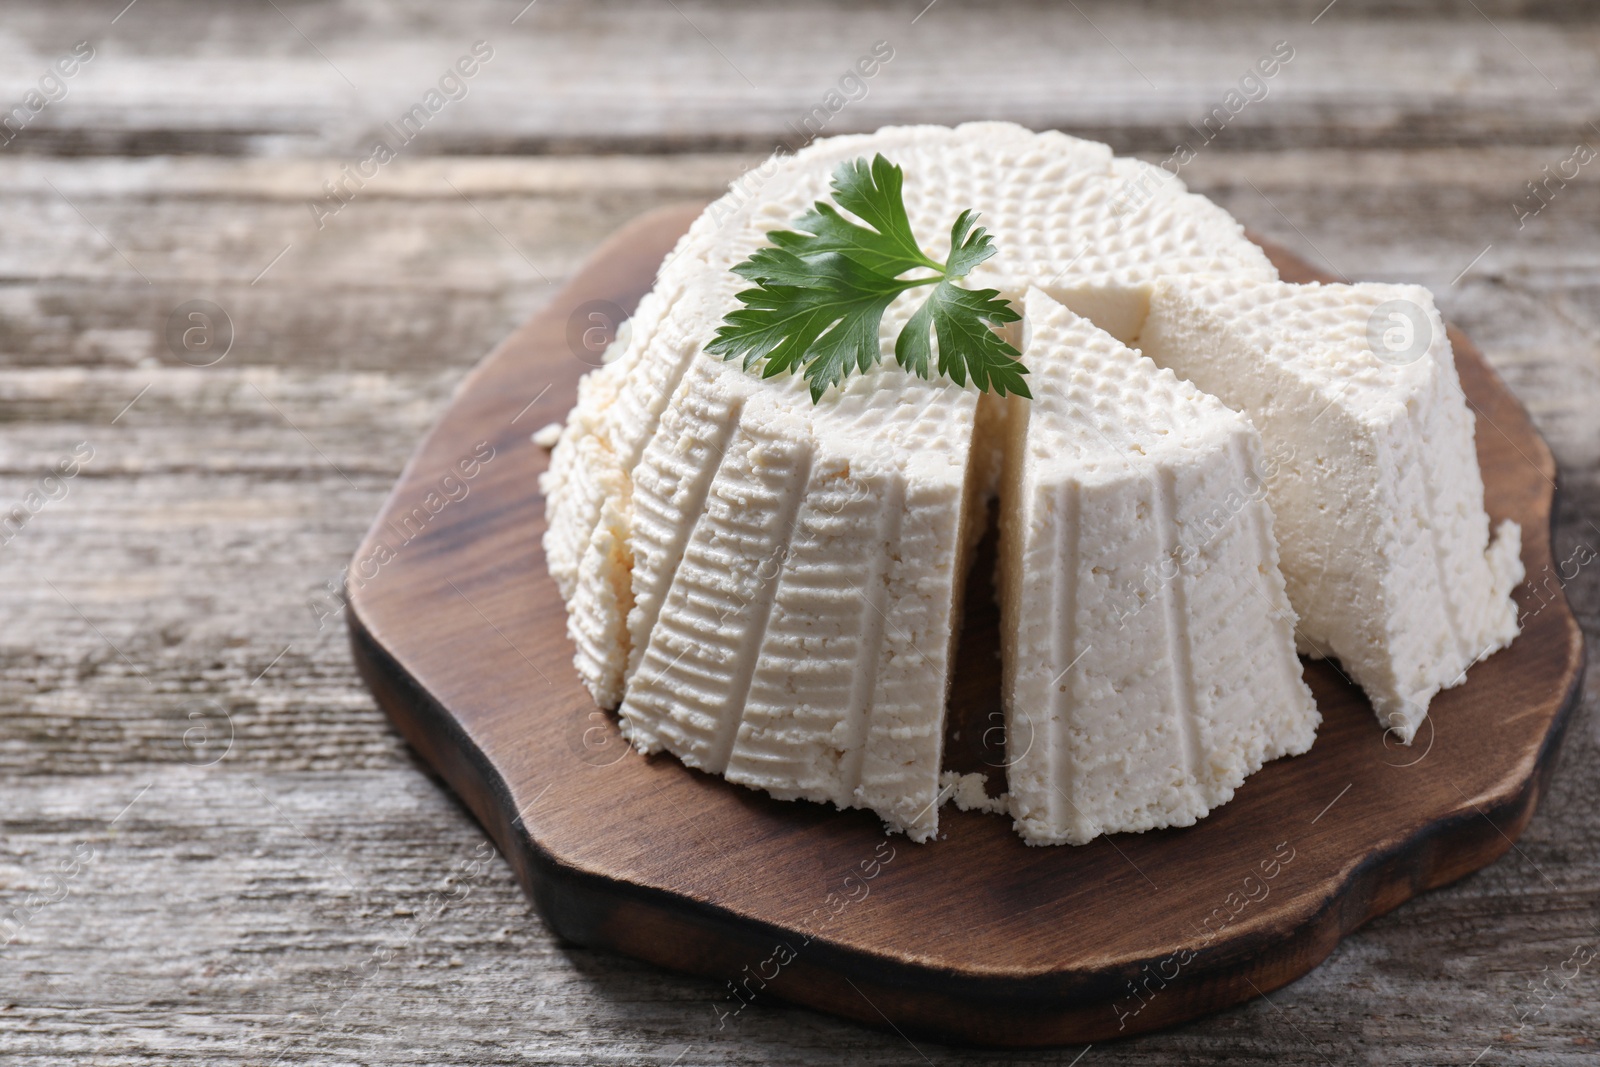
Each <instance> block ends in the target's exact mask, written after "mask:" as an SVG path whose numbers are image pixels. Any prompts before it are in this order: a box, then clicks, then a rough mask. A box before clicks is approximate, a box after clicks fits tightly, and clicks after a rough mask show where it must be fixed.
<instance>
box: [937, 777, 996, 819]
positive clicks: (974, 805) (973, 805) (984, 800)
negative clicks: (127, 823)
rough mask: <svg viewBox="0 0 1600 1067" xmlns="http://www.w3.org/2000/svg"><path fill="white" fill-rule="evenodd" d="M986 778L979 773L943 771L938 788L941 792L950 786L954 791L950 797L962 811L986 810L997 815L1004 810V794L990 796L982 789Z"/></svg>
mask: <svg viewBox="0 0 1600 1067" xmlns="http://www.w3.org/2000/svg"><path fill="white" fill-rule="evenodd" d="M985 782H986V779H985V778H984V776H983V775H981V774H976V773H974V774H957V773H956V772H955V771H945V772H944V773H943V774H941V775H939V790H940V792H943V791H944V790H946V789H949V788H950V787H951V786H954V787H955V791H954V792H953V793H952V794H951V796H950V799H951V800H954V801H955V802H956V807H958V808H960V809H961V810H962V811H986V812H988V813H989V814H991V815H998V814H1000V813H1001V812H1003V811H1005V810H1006V800H1007V798H1006V794H1004V793H1001V794H1000V795H999V796H997V797H991V796H989V794H988V793H987V792H985V791H984V788H983V787H984V784H985Z"/></svg>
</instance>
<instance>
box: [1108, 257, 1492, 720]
mask: <svg viewBox="0 0 1600 1067" xmlns="http://www.w3.org/2000/svg"><path fill="white" fill-rule="evenodd" d="M1139 343H1140V346H1141V347H1142V348H1143V349H1144V351H1145V353H1146V354H1147V355H1149V356H1150V357H1151V358H1153V359H1154V360H1155V361H1156V362H1157V363H1159V364H1160V365H1161V366H1163V367H1168V368H1170V369H1172V370H1173V371H1176V372H1177V374H1178V375H1179V376H1181V377H1183V378H1186V379H1188V380H1189V381H1191V382H1193V383H1194V384H1195V385H1197V386H1199V387H1200V388H1201V389H1203V390H1205V391H1206V392H1208V393H1212V394H1214V395H1215V396H1217V397H1219V398H1221V399H1222V400H1223V401H1224V402H1225V403H1227V404H1228V405H1229V406H1231V407H1233V408H1235V409H1236V410H1239V411H1241V412H1243V413H1244V414H1246V415H1247V416H1248V417H1249V418H1250V420H1251V421H1252V422H1253V423H1255V425H1256V428H1257V429H1259V430H1260V431H1261V436H1262V438H1263V440H1264V441H1265V442H1266V445H1267V449H1268V452H1269V453H1270V454H1271V455H1273V457H1274V458H1275V462H1274V463H1273V464H1272V465H1271V466H1270V467H1269V468H1268V469H1267V472H1266V474H1267V496H1268V500H1269V501H1270V502H1271V504H1272V510H1273V513H1274V514H1275V515H1276V517H1277V524H1278V527H1277V528H1278V536H1279V538H1280V542H1281V544H1282V549H1283V571H1284V576H1285V578H1286V579H1287V581H1288V589H1289V600H1290V603H1291V604H1293V605H1294V608H1295V611H1296V612H1297V614H1298V615H1299V619H1300V621H1299V629H1298V637H1299V641H1300V645H1301V647H1302V649H1303V650H1304V651H1307V652H1309V653H1311V654H1312V655H1315V656H1325V657H1333V658H1336V659H1337V660H1338V661H1339V665H1340V667H1341V668H1342V669H1343V671H1344V672H1345V673H1346V674H1347V675H1348V676H1349V677H1350V678H1352V679H1353V680H1354V681H1355V682H1356V683H1357V684H1359V685H1360V686H1361V688H1362V689H1363V690H1364V691H1365V692H1366V694H1367V697H1368V699H1369V700H1371V702H1372V707H1373V710H1374V711H1375V712H1376V713H1377V716H1378V720H1379V721H1380V722H1381V723H1383V724H1384V725H1385V726H1386V727H1388V728H1389V729H1390V730H1391V731H1393V733H1394V734H1395V736H1396V737H1397V738H1398V739H1399V740H1401V741H1402V742H1405V743H1407V744H1409V743H1410V742H1411V740H1412V738H1413V736H1414V735H1415V733H1416V731H1417V727H1418V726H1419V725H1420V724H1421V722H1422V720H1423V719H1424V718H1425V717H1426V715H1427V710H1428V705H1429V702H1430V701H1431V700H1432V698H1433V696H1434V694H1436V693H1437V692H1439V690H1440V689H1443V688H1449V687H1450V686H1453V685H1458V684H1460V683H1461V682H1462V681H1463V680H1464V678H1465V675H1466V671H1467V668H1468V667H1470V666H1471V665H1472V664H1473V663H1475V662H1477V661H1478V660H1480V659H1482V658H1484V657H1485V656H1487V655H1489V654H1490V653H1492V652H1494V651H1495V650H1496V649H1499V648H1503V647H1504V646H1505V645H1507V644H1509V643H1510V641H1511V639H1512V638H1513V637H1515V636H1516V633H1517V613H1516V607H1515V605H1514V604H1513V603H1512V600H1511V591H1512V590H1513V589H1514V588H1515V587H1516V585H1517V584H1518V583H1519V582H1521V581H1522V577H1523V567H1522V562H1521V558H1520V552H1521V534H1520V530H1519V529H1518V527H1517V526H1516V524H1515V523H1511V522H1505V523H1502V524H1501V525H1500V526H1499V528H1498V530H1497V531H1496V535H1495V538H1494V540H1493V543H1492V544H1491V543H1490V537H1489V519H1488V516H1487V515H1486V514H1485V513H1484V507H1483V479H1482V476H1481V475H1480V473H1479V470H1478V459H1477V452H1476V449H1475V447H1474V444H1473V418H1472V413H1471V412H1470V411H1468V409H1467V404H1466V398H1465V396H1464V395H1463V394H1462V391H1461V383H1460V381H1459V379H1458V378H1457V375H1456V367H1455V357H1454V354H1453V353H1452V352H1451V349H1450V340H1449V338H1448V337H1447V336H1446V334H1445V330H1444V324H1443V323H1442V321H1441V320H1440V318H1439V313H1438V311H1437V310H1436V309H1435V308H1434V305H1433V298H1432V297H1431V295H1430V294H1429V293H1428V291H1427V290H1426V289H1423V288H1421V287H1419V286H1414V285H1380V284H1376V283H1362V284H1359V285H1289V284H1286V283H1282V282H1262V281H1257V280H1252V279H1244V278H1240V277H1217V278H1212V279H1205V280H1194V279H1185V280H1183V281H1182V282H1181V283H1179V282H1176V281H1174V282H1172V283H1169V284H1163V285H1160V286H1158V287H1157V289H1156V291H1155V295H1154V296H1153V298H1152V302H1151V307H1150V314H1149V317H1148V318H1147V320H1146V321H1145V324H1144V327H1143V330H1142V332H1141V334H1140V339H1139Z"/></svg>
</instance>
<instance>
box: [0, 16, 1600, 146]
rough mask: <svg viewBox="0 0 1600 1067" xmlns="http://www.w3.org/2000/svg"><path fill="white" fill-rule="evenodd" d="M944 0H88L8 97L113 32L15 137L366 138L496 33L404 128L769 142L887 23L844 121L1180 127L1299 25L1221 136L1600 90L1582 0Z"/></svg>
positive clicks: (335, 142)
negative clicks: (453, 86)
mask: <svg viewBox="0 0 1600 1067" xmlns="http://www.w3.org/2000/svg"><path fill="white" fill-rule="evenodd" d="M923 6H924V5H919V4H909V3H890V2H883V0H878V2H872V3H861V4H835V3H826V4H815V3H813V4H797V5H785V6H783V7H780V8H775V9H773V8H764V7H751V6H749V5H742V4H737V3H731V2H728V0H719V2H705V0H698V2H684V3H678V4H671V5H669V4H660V3H653V2H647V0H633V2H622V3H607V4H603V5H597V4H592V3H583V2H580V0H540V2H539V3H538V4H536V5H533V6H531V7H529V8H527V9H526V10H522V9H523V7H524V5H521V4H515V5H514V4H511V3H509V2H505V0H465V2H459V3H454V4H452V5H451V9H450V16H449V19H448V21H444V20H441V19H440V18H439V17H437V15H436V14H435V13H434V11H433V9H432V7H431V6H430V5H427V4H425V3H422V2H421V0H412V2H410V3H406V4H396V5H339V6H329V5H321V4H311V3H282V4H252V5H225V6H221V7H218V6H215V5H209V4H204V3H200V2H198V0H183V2H172V0H169V2H163V0H140V2H139V3H138V4H137V5H136V6H135V7H133V8H132V9H131V10H129V11H128V12H127V13H126V14H125V15H123V16H122V17H120V18H118V19H117V21H116V23H115V24H114V25H113V24H111V23H110V22H109V16H108V15H107V14H106V13H105V11H104V10H103V9H104V7H105V5H103V4H100V3H96V2H91V0H69V2H67V3H64V4H56V5H51V6H50V7H48V8H38V9H32V10H27V11H23V12H18V13H16V14H15V15H10V14H8V20H7V21H8V32H7V33H6V34H5V35H4V36H0V71H4V72H5V75H4V76H3V77H0V100H8V101H10V100H20V99H21V97H22V94H23V93H24V92H26V91H27V89H28V88H29V87H30V86H31V85H32V84H33V83H34V82H35V81H36V80H37V79H38V78H39V77H40V76H41V75H42V74H43V73H44V72H45V71H46V69H47V68H48V66H49V64H51V63H52V62H54V61H55V60H56V59H57V58H58V57H59V56H61V55H62V54H63V53H64V52H66V51H68V50H69V49H70V48H71V46H72V45H73V44H74V43H75V42H77V41H79V40H88V41H90V42H91V43H92V44H93V45H94V46H95V48H96V54H95V58H94V59H93V60H91V61H90V62H89V63H88V65H87V66H85V67H84V68H83V69H82V71H81V72H80V73H79V74H77V75H76V77H75V78H74V79H73V80H72V81H70V82H69V83H68V89H69V91H68V94H67V96H66V97H65V98H64V99H63V100H61V101H60V102H59V103H56V104H52V105H50V106H48V107H47V108H45V109H44V111H43V112H42V113H41V114H40V115H39V116H38V118H37V119H35V120H34V121H33V122H32V123H30V125H29V127H28V128H27V129H26V130H25V131H24V133H23V134H22V136H19V137H18V138H17V139H16V141H15V143H14V144H13V145H12V146H10V147H9V148H7V149H6V151H8V152H13V153H14V152H31V153H44V154H53V155H60V154H110V155H129V154H132V155H149V154H169V153H210V154H218V155H251V156H254V155H272V156H281V155H285V154H293V155H300V154H309V153H316V154H337V155H340V156H350V155H351V154H353V153H358V152H359V153H361V154H363V155H364V154H365V153H366V152H367V151H368V150H369V149H370V147H371V142H372V138H373V136H374V135H376V134H377V133H378V132H379V131H380V130H381V129H382V127H383V124H384V123H387V122H393V121H397V120H398V118H399V117H400V115H401V114H402V113H404V112H405V111H407V110H408V109H409V108H411V107H412V106H413V105H414V104H417V103H418V102H419V101H420V100H421V99H422V98H423V96H424V94H425V93H426V92H427V91H428V90H429V89H430V88H432V87H433V86H434V85H435V83H436V82H437V80H438V79H439V77H440V76H441V75H442V74H443V73H444V72H445V71H446V70H447V68H448V67H449V66H450V64H452V63H453V62H454V61H455V60H456V59H457V58H458V57H460V56H462V55H464V54H466V53H467V51H468V49H469V48H470V46H471V45H472V44H473V42H475V41H479V40H482V41H485V42H487V43H488V44H489V46H490V47H492V48H493V49H494V50H495V51H494V58H492V59H491V60H489V62H488V64H487V65H486V66H484V67H483V69H482V70H481V71H480V72H479V73H478V74H477V75H475V76H474V77H473V79H472V80H471V82H470V83H469V85H468V92H467V95H466V97H465V98H463V99H461V100H459V101H456V102H451V103H449V104H446V105H445V106H444V107H442V108H441V109H440V110H439V111H438V113H437V114H436V115H434V116H433V117H432V118H430V120H429V122H428V124H427V126H426V128H425V129H424V131H423V133H422V135H421V136H420V137H419V138H418V139H417V140H416V141H415V142H414V143H413V144H411V145H409V146H407V147H406V148H404V149H403V151H404V152H405V153H406V154H408V155H409V154H433V153H440V152H444V153H461V152H470V153H481V152H484V151H496V152H504V153H517V154H530V153H538V154H544V153H552V152H554V153H563V152H573V151H578V152H582V151H595V150H604V151H629V152H636V151H681V150H684V149H703V148H763V149H764V148H768V147H770V146H771V144H772V143H773V141H774V139H775V138H779V137H783V136H786V135H787V133H788V131H789V130H790V129H791V125H790V124H794V126H795V127H798V126H799V125H800V124H801V123H802V122H803V119H804V116H805V115H806V114H807V113H809V112H811V110H812V109H813V108H814V107H816V106H817V105H818V104H819V103H821V102H823V101H824V99H825V97H826V94H827V93H828V92H829V91H830V90H833V89H836V88H837V87H838V85H839V82H840V79H841V77H842V76H843V75H844V74H845V73H846V72H847V71H848V70H849V69H850V68H851V66H852V64H854V63H855V62H856V61H857V60H858V59H859V58H860V57H861V56H863V55H865V54H866V53H867V52H868V51H869V50H870V49H871V48H872V46H873V44H874V43H875V42H877V41H880V40H883V41H887V42H889V44H890V46H891V47H892V48H893V49H894V58H893V59H892V61H891V62H890V63H889V65H888V66H887V67H885V68H884V69H883V70H882V71H881V72H880V73H879V74H878V75H876V76H875V77H874V78H873V79H871V80H870V81H869V82H868V83H867V89H866V93H865V96H864V97H861V98H860V99H859V100H857V101H856V102H853V103H849V104H847V105H845V106H844V107H843V108H842V109H841V110H839V111H838V113H837V115H833V116H831V117H830V118H829V120H828V123H827V126H826V132H828V133H840V132H852V131H859V130H871V129H876V128H877V127H878V126H881V125H884V124H886V123H889V122H904V121H924V122H930V121H931V122H944V123H949V122H955V121H961V120H965V119H973V118H1007V119H1013V120H1016V121H1019V122H1023V123H1024V124H1027V125H1030V126H1033V127H1036V128H1046V127H1055V128H1061V129H1065V130H1069V131H1071V132H1075V133H1081V134H1084V135H1086V136H1092V137H1095V138H1096V139H1099V140H1105V141H1108V142H1110V143H1112V144H1113V145H1115V146H1116V147H1117V148H1118V149H1119V150H1120V151H1170V150H1171V148H1172V146H1173V145H1174V144H1176V143H1177V142H1178V141H1180V140H1192V139H1193V138H1194V137H1195V133H1194V131H1193V130H1192V128H1191V125H1190V124H1191V123H1195V124H1198V123H1200V122H1201V120H1202V119H1203V117H1204V116H1205V115H1206V114H1207V113H1208V112H1210V111H1211V109H1213V108H1214V107H1217V106H1218V105H1219V104H1221V103H1222V102H1223V99H1224V97H1225V95H1226V94H1227V93H1228V92H1229V90H1230V89H1233V88H1235V87H1236V86H1237V85H1238V83H1239V80H1240V78H1241V77H1242V76H1243V75H1244V74H1245V73H1246V72H1247V71H1248V70H1249V69H1250V67H1251V65H1252V64H1254V63H1255V62H1256V61H1257V60H1258V59H1259V58H1260V57H1261V56H1263V55H1265V54H1266V53H1268V52H1269V50H1270V49H1271V48H1272V46H1273V45H1274V44H1275V43H1276V42H1278V41H1287V42H1289V44H1290V45H1291V47H1293V48H1294V50H1295V57H1294V59H1293V60H1292V61H1291V63H1290V64H1289V65H1288V66H1287V67H1286V68H1284V69H1283V71H1282V72H1281V73H1280V74H1279V75H1278V76H1277V77H1275V78H1274V79H1273V80H1272V81H1271V82H1269V83H1268V87H1267V95H1266V96H1265V98H1263V99H1261V100H1259V102H1257V103H1254V104H1250V105H1249V106H1247V107H1245V108H1243V109H1242V110H1241V111H1240V112H1239V117H1238V118H1237V119H1235V120H1232V121H1230V122H1229V124H1228V128H1227V130H1226V131H1225V132H1224V133H1223V134H1222V135H1221V136H1219V137H1218V138H1217V143H1218V144H1226V145H1227V146H1229V147H1231V148H1236V149H1240V148H1262V147H1271V148H1285V147H1296V148H1303V147H1316V146H1327V145H1352V146H1365V147H1376V146H1394V145H1417V144H1471V145H1488V144H1499V143H1523V144H1526V143H1547V142H1562V141H1567V140H1569V139H1570V138H1573V137H1578V136H1584V137H1587V136H1590V135H1591V134H1592V133H1593V130H1592V129H1590V127H1589V126H1588V123H1590V122H1591V121H1593V120H1594V118H1595V113H1596V103H1597V101H1600V95H1597V94H1600V79H1597V78H1596V73H1597V71H1600V58H1597V53H1596V48H1595V43H1596V29H1595V27H1594V25H1593V23H1592V21H1590V19H1588V18H1583V17H1582V16H1581V11H1582V9H1581V8H1579V7H1577V6H1576V5H1573V4H1544V5H1538V6H1534V5H1526V6H1525V5H1520V4H1498V5H1494V4H1487V5H1486V4H1479V5H1478V7H1479V8H1480V9H1482V11H1483V12H1484V13H1483V14H1482V15H1478V14H1475V13H1472V12H1470V11H1469V12H1468V13H1467V15H1468V17H1461V15H1460V13H1459V9H1458V8H1453V7H1451V6H1449V5H1445V4H1423V5H1415V6H1413V7H1412V8H1411V9H1410V10H1409V11H1407V10H1404V9H1401V10H1399V11H1396V10H1395V8H1394V6H1393V5H1365V6H1364V5H1361V4H1358V3H1356V2H1355V0H1344V2H1343V3H1341V4H1339V5H1338V6H1336V7H1334V8H1333V9H1332V10H1330V11H1329V12H1328V13H1327V14H1326V15H1324V16H1322V17H1321V18H1318V19H1317V20H1316V22H1315V24H1313V23H1312V19H1313V17H1314V16H1316V14H1317V13H1318V11H1320V10H1321V9H1322V8H1323V7H1324V6H1325V5H1324V4H1318V3H1303V4H1298V5H1295V6H1294V7H1282V6H1272V5H1263V4H1224V3H1206V4H1201V5H1183V6H1176V7H1170V8H1168V7H1152V6H1147V5H1141V6H1139V7H1137V8H1129V7H1127V6H1125V5H1116V4H1110V3H1105V2H1093V3H1091V2H1090V0H1084V2H1083V3H1081V4H1078V5H1051V4H1045V3H1040V2H1036V0H1034V2H1025V3H1010V4H1005V5H1003V6H999V7H996V6H993V5H982V6H977V5H960V4H954V3H950V2H949V0H946V2H944V3H941V4H938V5H937V6H933V7H931V9H929V10H927V11H926V12H925V13H923V14H921V15H920V17H918V12H919V11H921V9H922V7H923ZM1374 10H1381V11H1382V13H1383V16H1384V17H1377V18H1374V17H1371V13H1372V12H1373V11H1374ZM513 18H515V22H513ZM847 87H848V86H847ZM855 92H856V95H859V90H856V91H855Z"/></svg>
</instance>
